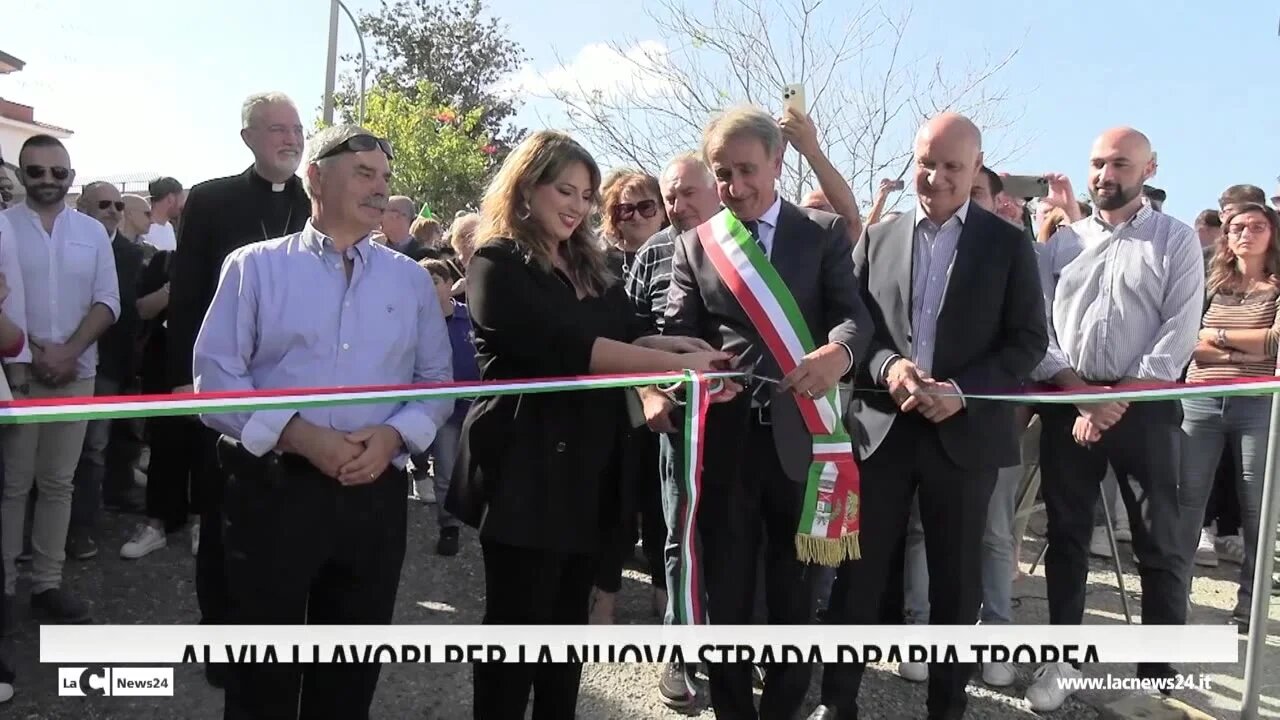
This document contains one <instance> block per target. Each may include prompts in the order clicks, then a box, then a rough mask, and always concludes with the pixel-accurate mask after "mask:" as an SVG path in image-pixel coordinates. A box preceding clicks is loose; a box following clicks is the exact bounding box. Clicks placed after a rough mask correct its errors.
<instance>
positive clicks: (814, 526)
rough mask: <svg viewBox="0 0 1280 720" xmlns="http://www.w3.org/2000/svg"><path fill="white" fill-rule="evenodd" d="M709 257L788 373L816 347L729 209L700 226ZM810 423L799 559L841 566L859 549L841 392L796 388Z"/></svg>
mask: <svg viewBox="0 0 1280 720" xmlns="http://www.w3.org/2000/svg"><path fill="white" fill-rule="evenodd" d="M698 239H699V241H700V242H701V244H702V248H703V250H704V251H705V252H706V254H707V259H709V260H710V261H711V264H712V266H713V267H715V269H716V273H717V274H718V275H719V276H720V279H721V280H722V281H723V282H724V284H725V287H727V288H728V289H729V292H731V293H732V294H733V296H734V298H735V299H736V300H737V301H738V304H739V305H740V306H741V307H742V310H743V312H745V313H746V315H747V318H748V319H749V320H750V321H751V324H752V326H753V327H754V328H755V329H756V332H757V333H759V335H760V339H761V340H762V341H763V342H764V345H765V347H766V348H767V349H768V351H769V353H770V355H772V356H773V359H774V362H775V363H777V365H778V368H779V369H780V370H781V371H782V373H783V375H786V374H787V373H790V372H791V371H793V370H795V369H796V368H797V367H798V366H799V365H800V363H801V361H802V360H803V359H804V356H805V355H808V354H809V353H811V352H813V351H814V350H816V349H817V347H818V346H817V345H816V344H815V343H814V341H813V335H812V333H810V332H809V325H808V323H806V322H805V319H804V316H803V315H802V314H801V313H800V306H799V305H798V304H797V303H796V300H795V296H793V295H792V294H791V290H790V288H788V287H787V284H786V283H785V282H784V281H783V280H782V276H780V275H779V274H778V271H777V270H776V269H774V267H773V264H772V263H771V262H769V258H768V257H766V256H765V254H764V251H763V250H762V249H761V248H760V246H759V245H757V244H756V240H755V238H754V237H752V235H751V232H750V231H749V230H747V228H746V226H744V225H743V224H742V222H741V221H740V220H738V218H737V217H736V216H734V214H733V213H732V212H730V211H729V210H727V209H726V210H722V211H720V212H719V213H718V214H717V215H716V216H715V217H713V218H711V220H709V221H708V222H705V223H703V224H702V225H700V226H699V227H698ZM795 400H796V403H797V404H798V406H799V408H800V416H801V418H802V419H803V420H804V424H805V428H806V429H807V430H808V431H809V433H810V435H812V436H813V458H812V460H811V462H810V464H809V472H808V478H807V480H806V483H805V497H804V504H803V505H802V506H801V511H800V513H801V514H800V524H799V527H798V528H797V529H796V537H795V544H796V555H797V557H799V558H800V560H802V561H804V562H810V563H818V564H821V565H826V566H829V567H836V566H838V565H839V564H840V563H841V562H842V561H844V560H850V559H856V558H858V557H859V556H860V552H859V548H858V505H859V486H858V465H857V463H856V462H855V461H854V456H853V442H852V441H851V440H850V438H849V434H848V432H847V431H846V430H845V427H844V421H843V415H844V408H843V407H842V406H841V404H840V394H839V391H838V390H837V389H836V388H832V389H831V390H830V391H829V392H828V393H827V394H826V395H823V396H821V397H817V398H810V397H804V396H800V395H797V396H795Z"/></svg>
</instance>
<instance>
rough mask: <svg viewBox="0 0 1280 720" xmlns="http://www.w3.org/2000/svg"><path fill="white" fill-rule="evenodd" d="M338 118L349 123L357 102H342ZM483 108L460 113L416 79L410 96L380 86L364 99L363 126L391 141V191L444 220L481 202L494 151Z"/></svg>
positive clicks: (356, 110) (388, 87)
mask: <svg viewBox="0 0 1280 720" xmlns="http://www.w3.org/2000/svg"><path fill="white" fill-rule="evenodd" d="M340 103H344V104H339V105H338V106H337V108H336V110H337V111H338V115H339V117H342V118H344V119H345V120H346V121H348V122H353V121H354V117H355V115H356V113H358V112H359V100H358V99H356V101H355V104H349V103H351V99H350V98H342V99H340ZM483 118H484V111H483V109H481V108H472V109H471V110H468V111H465V112H460V111H458V110H456V109H454V108H453V107H452V106H451V105H450V104H449V103H447V102H443V101H441V100H440V99H439V97H438V95H437V93H436V91H435V88H434V87H433V86H432V85H431V84H430V83H428V82H426V81H419V82H418V83H417V84H416V85H414V86H413V88H412V92H406V91H404V90H402V89H401V88H399V87H397V86H396V85H395V84H394V83H386V82H384V83H379V84H378V85H376V86H374V88H373V89H372V90H370V91H369V93H368V94H367V95H366V96H365V118H364V127H365V128H366V129H367V130H369V131H370V132H372V133H374V134H376V135H378V136H379V137H383V138H386V139H387V140H389V141H390V142H391V146H392V148H393V149H394V150H395V155H396V157H395V161H394V162H393V163H392V170H393V172H394V177H393V179H392V182H391V190H392V193H394V194H396V195H408V196H409V197H411V198H413V199H414V200H416V201H417V202H418V203H419V204H422V203H427V204H428V205H430V207H431V209H432V211H433V212H434V213H435V214H436V215H437V216H439V217H441V218H442V219H443V220H444V221H445V222H447V220H448V218H450V217H452V216H453V214H454V213H455V212H457V211H458V210H465V209H469V208H473V207H475V206H476V205H478V204H479V201H480V195H481V194H482V193H483V192H484V185H485V182H486V181H487V179H488V177H489V172H490V170H491V169H492V168H493V165H494V156H495V155H496V152H497V148H496V146H495V145H494V144H493V142H492V141H491V140H490V138H489V136H488V134H487V133H486V132H485V130H484V128H483Z"/></svg>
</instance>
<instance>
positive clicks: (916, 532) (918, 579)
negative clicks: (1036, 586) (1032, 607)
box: [902, 465, 1023, 625]
mask: <svg viewBox="0 0 1280 720" xmlns="http://www.w3.org/2000/svg"><path fill="white" fill-rule="evenodd" d="M1022 474H1023V470H1022V466H1021V465H1015V466H1013V467H1007V468H1003V469H1001V470H1000V473H999V474H998V475H997V476H996V484H995V488H994V489H993V490H992V492H991V500H990V502H989V503H988V504H987V530H986V532H985V533H983V535H982V612H981V614H980V615H979V619H980V620H981V622H982V623H983V624H984V625H1011V624H1013V515H1014V512H1015V510H1016V508H1015V507H1014V505H1015V503H1017V499H1018V485H1019V484H1020V483H1021V482H1022ZM905 559H906V568H905V569H904V571H903V576H902V578H903V582H902V594H903V616H904V617H903V620H904V621H905V622H906V623H907V624H908V625H927V624H929V564H928V562H927V560H926V559H925V546H924V528H923V527H922V526H921V524H920V506H919V504H918V502H913V503H912V504H911V518H910V519H909V520H908V521H907V538H906V558H905Z"/></svg>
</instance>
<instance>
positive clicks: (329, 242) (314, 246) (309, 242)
mask: <svg viewBox="0 0 1280 720" xmlns="http://www.w3.org/2000/svg"><path fill="white" fill-rule="evenodd" d="M372 236H373V233H368V234H366V235H365V236H364V237H362V238H360V242H357V243H356V244H355V245H353V246H352V247H351V248H350V249H349V250H348V251H347V253H346V256H347V257H349V258H351V259H353V260H354V259H355V258H356V257H358V258H360V260H361V261H363V262H364V263H365V264H366V265H368V264H369V255H370V252H371V248H370V244H371V243H372V240H370V238H371V237H372ZM300 239H301V242H302V246H303V247H304V248H306V249H307V250H309V251H311V252H313V253H315V254H316V257H323V256H324V254H325V253H327V252H331V253H334V254H335V255H336V254H338V250H337V248H335V247H334V246H333V238H331V237H329V236H328V235H325V234H324V233H322V232H320V231H319V230H317V229H316V228H315V226H314V225H312V224H311V221H310V220H307V225H306V227H304V228H303V229H302V237H301V238H300Z"/></svg>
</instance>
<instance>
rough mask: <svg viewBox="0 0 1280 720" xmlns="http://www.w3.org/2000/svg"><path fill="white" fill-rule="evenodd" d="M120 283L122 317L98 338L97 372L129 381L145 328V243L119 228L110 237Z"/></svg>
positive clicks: (135, 368) (136, 369)
mask: <svg viewBox="0 0 1280 720" xmlns="http://www.w3.org/2000/svg"><path fill="white" fill-rule="evenodd" d="M111 251H112V253H113V254H114V255H115V257H116V279H117V280H118V281H119V284H120V317H118V318H116V321H115V323H114V324H112V326H111V327H109V328H107V331H106V332H104V333H102V337H100V338H98V374H99V375H102V376H103V377H107V378H111V379H112V380H117V381H119V382H122V383H125V384H128V383H130V382H132V381H133V377H134V375H136V374H137V373H138V365H137V352H136V349H137V340H138V336H139V333H140V332H141V329H142V321H141V319H140V318H139V317H138V305H137V302H138V291H137V286H138V278H139V276H140V275H141V274H142V256H143V249H142V246H141V245H140V244H139V243H137V242H134V241H133V240H130V239H129V238H126V237H125V236H123V235H121V234H120V232H119V231H116V234H115V237H113V238H111Z"/></svg>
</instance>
